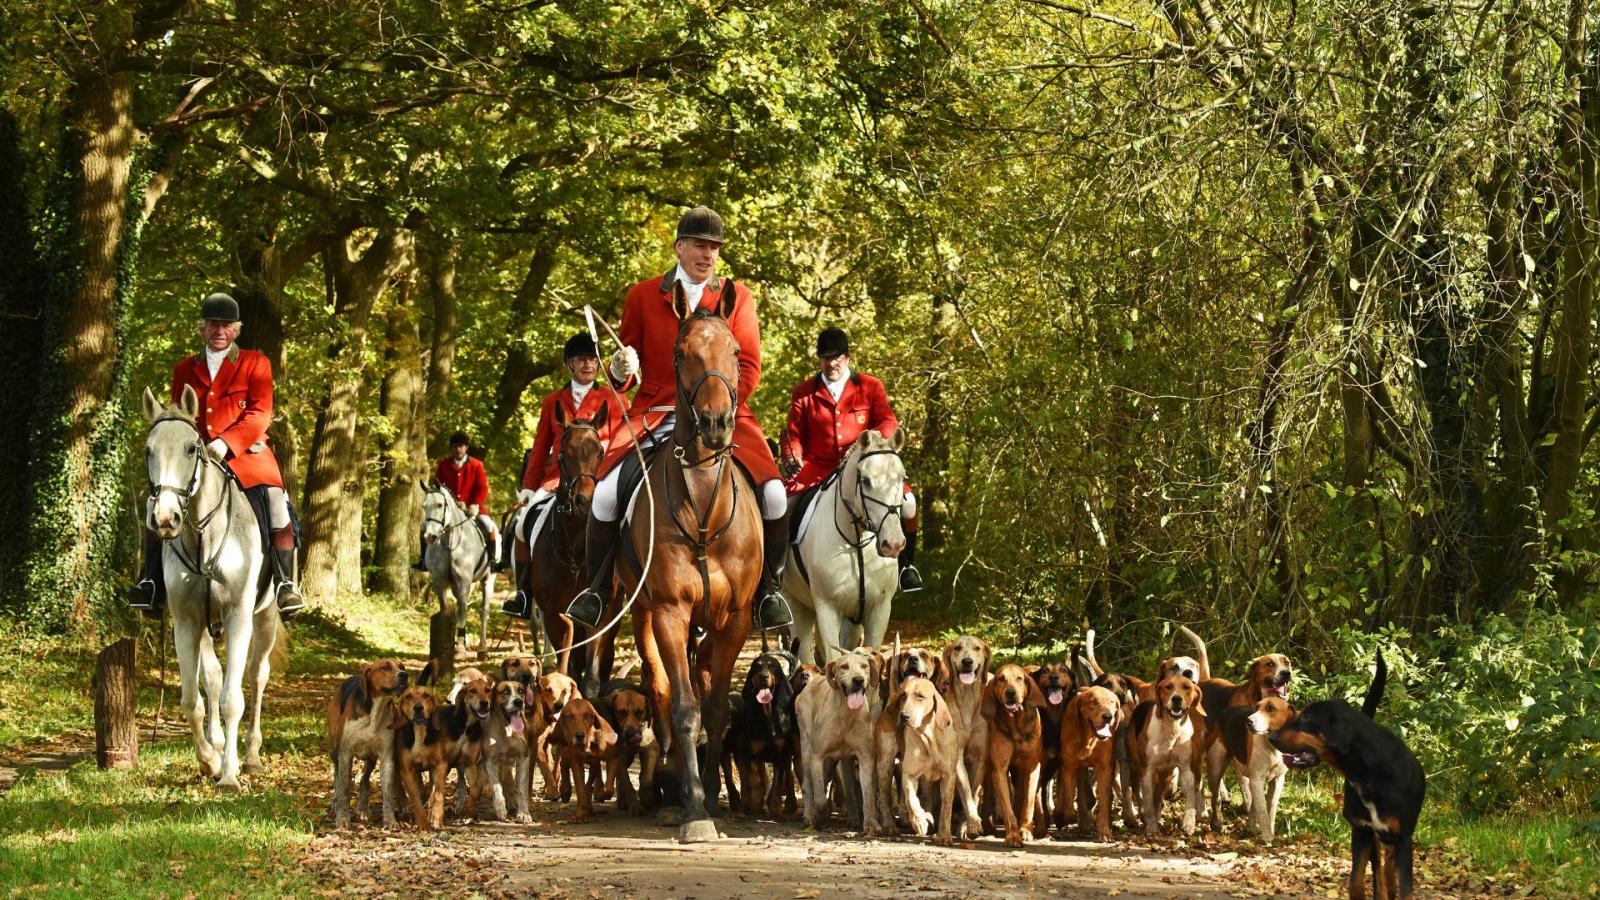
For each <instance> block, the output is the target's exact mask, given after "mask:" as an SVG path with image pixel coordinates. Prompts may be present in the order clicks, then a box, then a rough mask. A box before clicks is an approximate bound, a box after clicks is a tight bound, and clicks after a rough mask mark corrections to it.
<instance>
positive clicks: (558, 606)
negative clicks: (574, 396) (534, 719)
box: [517, 403, 617, 696]
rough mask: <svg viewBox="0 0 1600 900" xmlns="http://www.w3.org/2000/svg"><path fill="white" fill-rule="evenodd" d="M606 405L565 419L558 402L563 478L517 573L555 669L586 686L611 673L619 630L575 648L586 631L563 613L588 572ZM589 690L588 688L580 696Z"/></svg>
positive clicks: (558, 458) (558, 462) (558, 461)
mask: <svg viewBox="0 0 1600 900" xmlns="http://www.w3.org/2000/svg"><path fill="white" fill-rule="evenodd" d="M606 407H607V404H604V403H602V404H601V405H600V409H599V411H598V412H596V413H595V414H594V416H592V417H591V418H588V419H573V420H571V421H567V411H566V408H565V407H563V406H562V405H561V404H559V403H558V404H556V410H555V415H556V421H557V422H558V423H560V425H561V442H560V444H559V445H558V446H557V449H556V468H557V469H558V470H559V471H560V473H561V483H560V484H559V485H558V486H557V488H556V493H555V496H554V497H551V498H550V503H551V504H552V506H551V507H550V510H549V512H547V513H545V515H546V517H547V518H548V519H549V521H548V522H546V523H545V524H544V525H543V526H542V527H541V528H540V529H539V534H538V535H537V536H536V537H535V538H534V541H533V545H532V546H530V547H529V548H528V564H527V566H526V567H524V568H523V569H521V570H519V571H518V572H517V580H518V583H519V586H520V587H521V588H522V590H523V591H524V592H525V593H526V594H527V596H528V597H530V598H532V600H533V601H534V602H535V603H537V604H538V606H539V611H540V613H541V617H542V618H543V620H544V629H545V634H546V636H548V637H549V638H550V646H551V650H552V652H554V653H555V654H556V666H557V669H558V670H559V671H560V672H562V673H563V674H566V675H571V676H572V677H573V678H576V679H578V682H579V684H580V685H585V687H587V686H590V685H592V686H595V687H598V686H599V685H601V684H604V683H605V681H606V680H607V679H608V678H610V676H611V666H612V661H613V658H614V653H615V650H614V644H615V642H616V634H617V628H616V627H612V628H611V629H610V630H609V631H608V632H607V633H606V635H605V636H604V637H602V638H600V639H599V641H597V643H599V644H600V646H599V648H598V653H596V652H595V650H594V649H592V648H590V647H579V648H577V649H576V650H574V649H573V646H572V645H573V643H574V642H575V641H578V640H581V639H582V638H583V637H584V635H581V634H579V631H580V629H579V628H578V626H577V625H576V624H575V623H574V622H573V621H572V619H571V618H570V617H568V616H567V603H568V601H570V600H571V599H572V596H573V595H574V594H576V593H577V592H578V591H580V590H582V589H583V587H584V585H585V583H586V581H587V577H588V576H587V569H586V568H585V566H584V546H585V543H586V541H585V529H586V525H587V523H588V521H589V505H590V503H591V502H592V500H593V499H594V487H595V481H596V476H597V475H598V473H599V471H600V461H601V460H602V459H604V457H605V454H606V445H605V441H602V440H601V439H600V427H601V426H602V425H604V424H605V421H606V413H607V410H606ZM532 514H533V513H532V512H531V511H530V513H529V515H532ZM596 657H598V663H599V664H598V666H595V667H591V666H590V664H589V661H590V660H592V659H596ZM586 682H587V684H586ZM591 694H592V692H590V691H588V690H586V691H585V694H584V695H585V696H590V695H591Z"/></svg>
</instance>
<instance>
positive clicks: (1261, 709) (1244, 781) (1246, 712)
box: [1208, 697, 1298, 844]
mask: <svg viewBox="0 0 1600 900" xmlns="http://www.w3.org/2000/svg"><path fill="white" fill-rule="evenodd" d="M1296 715H1298V712H1297V711H1296V710H1295V708H1294V705H1293V704H1291V703H1289V702H1288V701H1287V700H1283V699H1280V698H1278V697H1264V698H1262V700H1261V702H1260V703H1257V704H1256V705H1255V707H1254V708H1251V707H1248V706H1230V707H1228V708H1227V709H1225V710H1223V711H1222V717H1221V719H1220V720H1219V722H1218V723H1217V726H1216V729H1215V730H1216V731H1217V733H1218V734H1219V740H1218V741H1217V744H1218V745H1219V746H1221V747H1223V748H1224V749H1225V750H1226V752H1227V754H1228V758H1229V759H1231V760H1232V761H1233V771H1234V774H1236V775H1237V776H1238V777H1239V786H1240V788H1241V791H1240V792H1241V793H1243V794H1244V805H1245V808H1246V809H1247V810H1249V812H1250V820H1251V821H1252V822H1253V823H1255V827H1256V833H1257V834H1259V835H1260V836H1261V837H1262V839H1263V840H1265V841H1266V842H1267V843H1269V844H1270V843H1272V837H1273V833H1274V830H1275V823H1276V822H1277V819H1278V798H1279V796H1280V795H1281V794H1282V793H1283V776H1284V775H1285V774H1287V773H1288V771H1289V768H1288V766H1286V765H1285V764H1284V762H1283V754H1281V753H1279V752H1278V751H1277V750H1275V749H1273V747H1272V744H1270V743H1269V742H1268V740H1267V739H1268V738H1269V737H1270V736H1271V735H1273V734H1276V733H1277V732H1278V730H1279V729H1281V728H1283V726H1284V725H1286V724H1288V723H1289V721H1290V720H1291V719H1293V718H1294V717H1295V716H1296ZM1208 765H1209V760H1208ZM1214 782H1215V779H1213V783H1214ZM1219 804H1220V798H1219V796H1218V793H1217V792H1216V791H1212V793H1211V830H1212V831H1221V830H1222V826H1221V822H1220V817H1219V815H1218V805H1219Z"/></svg>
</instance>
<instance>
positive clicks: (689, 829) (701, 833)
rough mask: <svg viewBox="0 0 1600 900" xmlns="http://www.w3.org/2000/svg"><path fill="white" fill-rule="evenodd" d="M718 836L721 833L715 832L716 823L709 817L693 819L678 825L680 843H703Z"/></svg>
mask: <svg viewBox="0 0 1600 900" xmlns="http://www.w3.org/2000/svg"><path fill="white" fill-rule="evenodd" d="M719 837H721V835H719V834H717V823H716V822H713V821H712V820H710V819H695V820H693V821H690V822H685V823H683V824H682V825H679V826H678V843H680V844H704V843H706V842H707V841H714V840H716V839H717V838H719Z"/></svg>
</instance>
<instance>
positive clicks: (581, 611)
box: [567, 516, 621, 629]
mask: <svg viewBox="0 0 1600 900" xmlns="http://www.w3.org/2000/svg"><path fill="white" fill-rule="evenodd" d="M620 530H621V520H618V521H616V522H602V521H600V520H599V519H597V518H595V517H594V516H590V517H589V528H588V531H587V533H586V534H585V535H584V555H585V558H586V559H587V561H588V564H589V586H588V587H586V588H584V589H583V591H582V592H581V593H579V594H578V596H576V597H574V598H572V604H571V605H570V606H568V607H567V616H568V617H570V618H571V619H572V621H574V622H577V623H578V624H579V625H582V626H584V627H585V628H591V629H593V628H599V627H600V619H601V617H602V616H604V615H605V614H606V598H607V597H608V596H610V594H611V570H612V561H613V560H614V559H615V558H616V553H615V550H616V545H617V532H618V531H620Z"/></svg>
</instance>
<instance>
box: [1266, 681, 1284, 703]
mask: <svg viewBox="0 0 1600 900" xmlns="http://www.w3.org/2000/svg"><path fill="white" fill-rule="evenodd" d="M1267 693H1268V694H1271V695H1272V696H1274V697H1282V698H1283V699H1285V700H1287V699H1289V686H1288V685H1287V684H1286V685H1283V686H1282V687H1269V688H1267Z"/></svg>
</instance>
